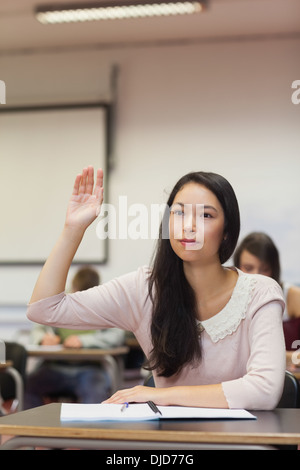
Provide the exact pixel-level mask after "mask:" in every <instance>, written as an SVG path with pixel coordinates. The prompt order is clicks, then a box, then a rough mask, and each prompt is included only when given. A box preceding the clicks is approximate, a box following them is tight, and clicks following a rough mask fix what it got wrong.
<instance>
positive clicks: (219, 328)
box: [198, 269, 256, 343]
mask: <svg viewBox="0 0 300 470" xmlns="http://www.w3.org/2000/svg"><path fill="white" fill-rule="evenodd" d="M237 272H238V275H239V277H238V280H237V283H236V285H235V287H234V289H233V292H232V295H231V298H230V299H229V301H228V303H227V304H226V305H225V307H224V308H223V309H222V310H221V311H220V312H219V313H217V314H216V315H214V316H213V317H211V318H209V319H208V320H203V321H202V322H200V321H198V325H199V327H200V330H203V329H204V330H205V331H206V333H207V334H208V335H209V336H210V338H211V340H212V341H213V342H214V343H216V342H217V341H219V340H220V339H223V338H225V337H226V336H228V335H230V334H232V333H233V332H234V331H236V330H237V328H238V326H239V324H240V323H241V321H242V320H243V319H244V318H245V317H246V312H247V308H248V304H249V302H250V299H251V292H252V289H253V287H254V284H255V283H256V278H255V276H251V275H247V274H244V273H242V272H241V271H240V270H238V269H237Z"/></svg>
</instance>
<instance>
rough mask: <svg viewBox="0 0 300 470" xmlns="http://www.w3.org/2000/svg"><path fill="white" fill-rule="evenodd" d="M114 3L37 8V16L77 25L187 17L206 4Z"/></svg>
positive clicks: (48, 21)
mask: <svg viewBox="0 0 300 470" xmlns="http://www.w3.org/2000/svg"><path fill="white" fill-rule="evenodd" d="M154 2H155V3H150V2H149V1H148V2H142V1H140V2H138V1H137V2H136V1H134V2H131V3H129V2H125V1H122V0H121V1H120V2H110V3H97V4H96V3H95V4H90V5H87V4H80V5H79V4H77V5H73V6H67V5H61V6H59V5H53V6H48V7H46V6H41V7H37V8H36V11H35V16H36V18H37V20H38V21H40V22H41V23H43V24H55V23H75V22H84V21H98V20H113V19H126V18H142V17H150V16H169V15H186V14H193V13H199V12H201V11H202V10H203V8H204V6H205V4H206V1H204V0H195V1H176V0H174V1H168V0H166V1H160V0H158V1H155V0H154Z"/></svg>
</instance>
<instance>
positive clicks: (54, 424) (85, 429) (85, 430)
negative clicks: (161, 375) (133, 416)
mask: <svg viewBox="0 0 300 470" xmlns="http://www.w3.org/2000/svg"><path fill="white" fill-rule="evenodd" d="M60 407H61V404H59V403H52V404H50V405H44V406H41V407H38V408H33V409H31V410H27V411H21V412H19V413H15V414H11V415H8V416H4V417H2V418H0V434H6V435H7V434H8V435H12V436H35V437H60V438H75V439H102V440H115V441H116V440H123V441H140V442H175V443H180V442H182V443H186V442H189V443H202V442H203V443H204V442H205V443H224V444H226V443H232V444H273V445H276V444H278V445H279V444H300V409H276V410H274V411H258V412H254V413H253V414H254V415H255V416H257V420H157V421H156V420H155V421H144V422H130V423H128V422H127V423H125V422H123V423H120V422H106V423H100V422H98V423H86V422H85V423H84V422H77V423H61V421H60Z"/></svg>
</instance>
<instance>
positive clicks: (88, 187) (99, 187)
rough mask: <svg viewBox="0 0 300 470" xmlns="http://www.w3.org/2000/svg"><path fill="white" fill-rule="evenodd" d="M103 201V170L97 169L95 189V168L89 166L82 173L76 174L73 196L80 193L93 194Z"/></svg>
mask: <svg viewBox="0 0 300 470" xmlns="http://www.w3.org/2000/svg"><path fill="white" fill-rule="evenodd" d="M93 193H94V195H95V196H96V198H97V199H98V200H99V202H100V203H101V202H102V199H103V171H102V170H101V169H98V170H97V179H96V184H95V189H94V168H93V167H92V166H89V167H87V168H84V169H83V170H82V173H81V174H79V175H77V176H76V179H75V183H74V187H73V193H72V194H73V196H78V195H79V194H90V195H91V194H93Z"/></svg>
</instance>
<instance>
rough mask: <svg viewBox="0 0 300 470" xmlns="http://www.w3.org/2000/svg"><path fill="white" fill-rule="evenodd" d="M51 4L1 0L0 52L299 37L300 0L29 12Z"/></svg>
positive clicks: (69, 0) (39, 0) (66, 0)
mask: <svg viewBox="0 0 300 470" xmlns="http://www.w3.org/2000/svg"><path fill="white" fill-rule="evenodd" d="M77 1H78V0H77ZM49 3H52V4H55V3H62V1H60V0H52V1H51V0H1V2H0V55H12V54H13V55H15V54H22V53H29V52H30V53H34V52H39V51H45V50H53V49H57V48H60V49H64V48H65V49H68V48H77V49H78V48H89V47H98V48H100V47H103V48H108V47H129V46H138V45H145V44H156V45H157V44H166V43H174V42H177V43H180V42H187V41H213V40H220V39H224V38H230V39H235V40H236V39H240V40H242V39H243V38H249V37H260V38H261V37H269V36H272V37H274V36H275V37H276V36H278V37H300V0H210V7H209V9H208V10H207V11H206V12H205V13H202V14H196V15H186V16H182V17H179V16H177V17H165V18H147V19H132V20H128V19H127V20H108V21H102V22H89V23H80V24H79V23H75V24H60V25H42V24H40V23H38V21H37V20H36V19H35V18H34V15H33V10H34V7H35V6H36V5H37V4H39V5H42V4H49ZM63 3H65V4H66V3H74V0H63ZM83 3H84V1H83Z"/></svg>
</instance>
